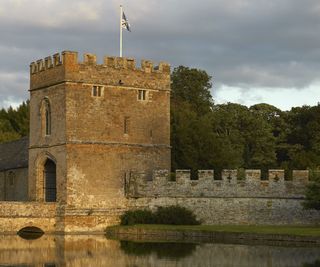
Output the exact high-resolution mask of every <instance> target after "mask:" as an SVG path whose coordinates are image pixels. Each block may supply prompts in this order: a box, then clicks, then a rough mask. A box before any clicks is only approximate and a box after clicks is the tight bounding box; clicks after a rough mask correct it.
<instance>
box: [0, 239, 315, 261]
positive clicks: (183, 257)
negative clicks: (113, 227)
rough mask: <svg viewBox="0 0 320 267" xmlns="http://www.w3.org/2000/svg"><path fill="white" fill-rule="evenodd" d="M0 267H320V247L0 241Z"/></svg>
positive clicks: (51, 240) (109, 241)
mask: <svg viewBox="0 0 320 267" xmlns="http://www.w3.org/2000/svg"><path fill="white" fill-rule="evenodd" d="M0 266H16V267H17V266H19V267H22V266H23V267H25V266H35V267H40V266H42V267H58V266H77V267H78V266H94V267H98V266H110V267H118V266H119V267H120V266H121V267H144V266H146V267H180V266H181V267H197V266H199V267H200V266H201V267H205V266H217V267H229V266H230V267H242V266H243V267H251V266H252V267H320V247H310V246H309V247H303V246H279V245H243V244H209V243H207V244H204V243H203V244H194V243H150V242H148V243H141V242H140V243H136V242H130V241H117V240H108V239H107V238H105V237H104V236H96V235H95V236H85V235H67V236H49V235H43V236H42V237H40V238H39V239H36V240H24V239H22V238H20V237H19V236H8V235H7V236H0Z"/></svg>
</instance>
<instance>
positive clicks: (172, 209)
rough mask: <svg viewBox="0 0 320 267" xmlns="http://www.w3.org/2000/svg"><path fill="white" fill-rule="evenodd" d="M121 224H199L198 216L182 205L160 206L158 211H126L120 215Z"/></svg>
mask: <svg viewBox="0 0 320 267" xmlns="http://www.w3.org/2000/svg"><path fill="white" fill-rule="evenodd" d="M120 220H121V221H120V224H121V225H133V224H173V225H198V224H200V222H199V221H197V219H196V216H195V215H194V214H193V213H192V211H190V210H188V209H186V208H184V207H180V206H168V207H159V208H158V209H157V211H156V212H152V211H150V210H132V211H126V212H125V213H124V214H123V215H122V216H121V217H120Z"/></svg>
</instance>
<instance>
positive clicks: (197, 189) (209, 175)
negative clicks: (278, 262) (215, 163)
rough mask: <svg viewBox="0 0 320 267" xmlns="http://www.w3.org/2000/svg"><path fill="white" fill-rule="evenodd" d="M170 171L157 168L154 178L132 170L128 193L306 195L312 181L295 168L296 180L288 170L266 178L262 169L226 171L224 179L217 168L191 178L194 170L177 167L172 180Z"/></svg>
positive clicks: (132, 195)
mask: <svg viewBox="0 0 320 267" xmlns="http://www.w3.org/2000/svg"><path fill="white" fill-rule="evenodd" d="M169 174H170V173H169V171H168V170H157V171H154V173H153V176H152V179H148V176H147V174H146V173H141V172H140V173H137V172H133V173H131V175H130V177H129V180H128V181H127V188H126V189H127V190H126V192H127V196H129V197H134V198H139V197H174V198H175V197H199V198H203V197H227V198H230V197H236V198H237V197H242V198H243V197H253V198H256V197H258V198H260V197H267V198H300V199H301V198H304V194H305V190H306V186H307V184H308V183H309V173H308V171H307V170H302V171H301V170H294V171H293V174H292V180H290V181H287V180H285V171H284V170H269V172H268V177H267V179H266V180H262V179H261V171H260V170H245V172H244V173H243V177H240V176H239V175H238V172H237V170H223V171H222V173H221V180H215V179H214V171H213V170H199V171H198V173H197V176H196V177H195V178H197V179H196V180H195V179H191V178H192V177H191V173H190V170H177V171H176V173H175V181H172V180H171V179H170V178H171V177H170V175H169Z"/></svg>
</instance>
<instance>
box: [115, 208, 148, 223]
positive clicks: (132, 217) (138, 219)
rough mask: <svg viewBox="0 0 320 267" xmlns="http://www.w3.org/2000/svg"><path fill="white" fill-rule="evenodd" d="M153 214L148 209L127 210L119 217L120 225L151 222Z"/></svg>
mask: <svg viewBox="0 0 320 267" xmlns="http://www.w3.org/2000/svg"><path fill="white" fill-rule="evenodd" d="M153 220H154V216H153V214H152V212H151V211H150V210H129V211H126V212H125V213H124V214H123V215H121V217H120V224H121V225H133V224H151V223H153Z"/></svg>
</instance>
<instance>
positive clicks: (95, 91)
mask: <svg viewBox="0 0 320 267" xmlns="http://www.w3.org/2000/svg"><path fill="white" fill-rule="evenodd" d="M102 90H103V86H98V85H94V86H92V96H95V97H101V96H102Z"/></svg>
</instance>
